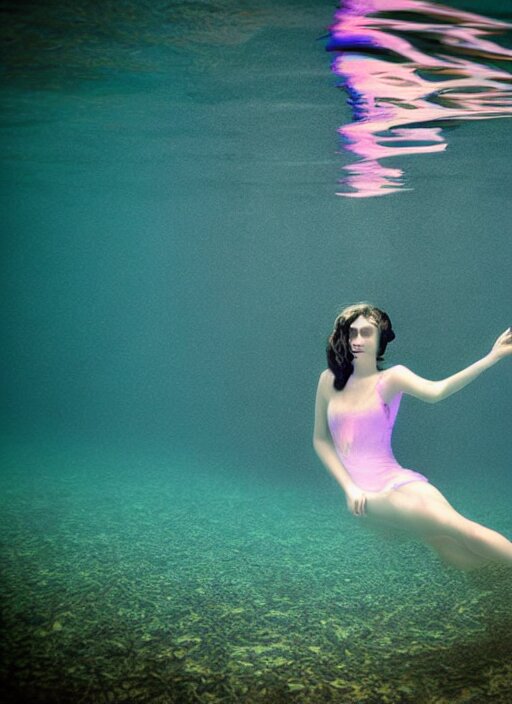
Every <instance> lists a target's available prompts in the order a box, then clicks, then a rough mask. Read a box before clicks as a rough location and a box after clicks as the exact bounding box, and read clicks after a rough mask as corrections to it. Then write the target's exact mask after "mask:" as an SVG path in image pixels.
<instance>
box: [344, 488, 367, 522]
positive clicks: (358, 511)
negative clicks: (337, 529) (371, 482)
mask: <svg viewBox="0 0 512 704" xmlns="http://www.w3.org/2000/svg"><path fill="white" fill-rule="evenodd" d="M345 496H346V498H347V507H348V510H349V511H350V513H353V514H354V516H364V515H365V514H366V493H365V492H364V491H363V490H362V489H360V488H359V487H358V486H356V485H355V484H351V485H350V486H349V487H347V488H346V489H345Z"/></svg>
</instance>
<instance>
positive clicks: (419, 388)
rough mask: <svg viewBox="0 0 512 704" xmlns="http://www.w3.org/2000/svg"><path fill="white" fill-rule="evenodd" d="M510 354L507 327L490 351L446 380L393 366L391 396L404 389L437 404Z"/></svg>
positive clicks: (511, 337) (511, 334)
mask: <svg viewBox="0 0 512 704" xmlns="http://www.w3.org/2000/svg"><path fill="white" fill-rule="evenodd" d="M510 355H512V328H507V330H505V332H503V333H502V334H501V335H500V336H499V337H498V339H497V340H496V342H495V343H494V345H493V347H492V349H491V351H490V352H489V354H487V355H486V356H485V357H482V359H479V360H478V362H474V364H470V365H469V367H466V368H465V369H462V370H461V371H460V372H457V373H456V374H452V375H451V376H448V377H446V378H445V379H440V380H439V381H431V380H429V379H423V378H422V377H420V376H418V375H417V374H414V373H413V372H411V370H410V369H408V368H407V367H404V366H403V365H402V364H399V365H397V366H396V367H393V368H392V370H390V372H391V371H392V372H393V373H392V374H391V375H390V377H391V378H390V380H389V386H390V387H391V389H390V390H392V395H394V394H395V393H399V392H401V391H402V392H405V393H408V394H410V395H411V396H416V398H419V399H421V400H422V401H427V402H428V403H437V402H438V401H442V400H443V399H444V398H447V397H448V396H451V395H452V394H454V393H455V392H456V391H459V390H460V389H462V388H464V386H467V384H469V383H470V382H471V381H473V380H474V379H476V378H477V376H480V374H481V373H482V372H483V371H485V370H486V369H489V367H492V366H493V365H494V364H496V362H499V360H500V359H504V358H505V357H507V356H510Z"/></svg>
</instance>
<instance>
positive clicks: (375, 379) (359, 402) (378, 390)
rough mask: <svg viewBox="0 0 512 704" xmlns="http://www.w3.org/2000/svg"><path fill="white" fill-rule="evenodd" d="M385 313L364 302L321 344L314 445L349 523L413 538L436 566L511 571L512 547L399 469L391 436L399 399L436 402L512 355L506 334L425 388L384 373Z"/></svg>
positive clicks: (390, 335) (397, 369) (399, 371)
mask: <svg viewBox="0 0 512 704" xmlns="http://www.w3.org/2000/svg"><path fill="white" fill-rule="evenodd" d="M394 337H395V334H394V332H393V329H392V326H391V321H390V319H389V317H388V315H387V314H386V313H384V312H383V311H382V310H380V309H379V308H376V307H375V306H372V305H370V304H368V303H357V304H355V305H352V306H349V307H348V308H345V309H344V310H343V311H342V312H341V313H340V314H339V315H338V317H337V318H336V320H335V323H334V329H333V331H332V333H331V335H330V336H329V339H328V343H327V363H328V369H326V370H325V371H323V372H322V374H321V375H320V379H319V382H318V389H317V395H316V404H315V429H314V436H313V445H314V448H315V451H316V453H317V455H318V456H319V458H320V459H321V461H322V462H323V464H324V465H325V466H326V467H327V469H328V470H329V471H330V472H331V473H332V475H333V476H334V477H335V479H336V480H337V481H338V483H339V484H340V485H341V487H342V489H343V490H344V492H345V495H346V499H347V506H348V508H349V510H350V511H351V512H352V513H353V514H354V515H355V516H361V517H363V516H367V517H368V518H369V519H371V522H373V523H377V524H387V525H392V526H394V527H398V528H401V529H405V530H406V531H408V532H410V533H412V534H413V535H414V536H415V537H417V538H420V539H421V540H422V541H423V542H424V543H426V544H427V545H429V546H430V547H432V548H434V549H435V550H436V551H437V553H438V554H439V556H440V557H441V559H442V560H443V561H445V562H447V563H449V564H451V565H453V566H455V567H457V568H459V569H464V570H470V569H474V568H476V567H481V566H483V565H486V564H489V563H491V562H495V563H496V562H497V563H505V564H508V565H510V566H511V567H512V542H511V541H510V540H508V539H507V538H506V537H505V536H503V535H501V534H500V533H497V532H496V531H494V530H490V529H489V528H486V527H485V526H482V525H480V524H478V523H475V522H474V521H471V520H469V519H467V518H465V517H464V516H462V515H461V514H460V513H458V512H457V511H456V510H455V509H454V508H453V507H452V506H451V505H450V503H449V502H448V501H447V500H446V498H445V497H444V496H443V495H442V494H441V492H440V491H439V490H438V489H436V488H435V487H434V486H433V485H432V484H431V483H430V482H429V480H428V479H427V478H426V477H425V476H423V475H422V474H419V473H418V472H415V471H413V470H411V469H406V468H404V467H402V466H401V465H399V464H398V462H397V461H396V459H395V458H394V456H393V452H392V449H391V434H392V430H393V425H394V423H395V419H396V415H397V413H398V408H399V406H400V401H401V398H402V394H403V393H407V394H410V395H411V396H415V397H416V398H419V399H421V400H422V401H427V403H437V401H441V400H442V399H444V398H446V397H447V396H450V395H451V394H453V393H455V391H459V389H462V388H463V387H464V386H466V385H467V384H469V382H471V381H473V379H476V377H477V376H478V375H479V374H481V373H482V372H483V371H484V370H485V369H488V368H489V367H491V366H492V365H493V364H496V362H498V361H499V360H500V359H503V358H505V357H506V356H512V328H508V329H507V330H505V332H503V333H502V334H501V335H500V336H499V337H498V339H497V340H496V342H495V344H494V346H493V347H492V349H491V351H490V352H489V354H487V355H486V356H485V357H483V358H482V359H480V360H479V361H478V362H475V363H474V364H471V365H470V366H469V367H467V368H466V369H463V370H462V371H460V372H457V373H456V374H453V375H452V376H449V377H447V378H446V379H442V380H440V381H430V380H428V379H423V378H422V377H420V376H418V375H416V374H414V373H413V372H412V371H410V370H409V369H408V368H407V367H405V366H403V365H401V364H399V365H396V366H394V367H391V368H390V369H386V370H384V371H382V370H381V369H380V368H379V366H378V362H380V361H382V359H383V354H384V352H385V350H386V346H387V344H388V343H389V342H391V340H393V339H394Z"/></svg>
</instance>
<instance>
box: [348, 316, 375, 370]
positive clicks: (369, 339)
mask: <svg viewBox="0 0 512 704" xmlns="http://www.w3.org/2000/svg"><path fill="white" fill-rule="evenodd" d="M348 339H349V343H350V351H351V352H352V354H353V355H354V359H362V358H363V356H369V357H370V358H373V359H375V358H376V357H377V351H378V348H379V329H378V327H377V326H376V325H375V323H374V322H373V321H372V320H368V318H365V317H364V315H360V316H359V317H358V318H356V319H355V320H354V321H353V322H352V323H350V328H349V331H348Z"/></svg>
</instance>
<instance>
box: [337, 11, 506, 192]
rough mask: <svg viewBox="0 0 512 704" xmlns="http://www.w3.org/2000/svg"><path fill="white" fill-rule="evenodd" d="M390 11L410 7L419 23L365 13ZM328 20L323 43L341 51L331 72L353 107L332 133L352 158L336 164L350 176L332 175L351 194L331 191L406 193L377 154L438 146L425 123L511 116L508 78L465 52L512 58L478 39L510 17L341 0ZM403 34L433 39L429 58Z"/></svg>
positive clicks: (398, 174)
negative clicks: (342, 164)
mask: <svg viewBox="0 0 512 704" xmlns="http://www.w3.org/2000/svg"><path fill="white" fill-rule="evenodd" d="M393 11H400V12H404V11H406V12H408V13H417V14H419V15H423V16H424V17H425V19H426V20H427V21H425V22H411V21H409V20H408V21H403V20H400V19H390V18H389V17H386V18H383V17H378V16H372V17H368V16H367V15H369V14H373V15H375V14H376V13H379V12H386V13H390V12H393ZM433 18H436V19H438V20H442V22H435V23H433V22H432V21H431V20H432V19H433ZM335 19H336V23H335V24H334V25H333V26H332V27H331V38H330V41H329V44H328V47H327V48H328V49H329V50H331V51H336V52H339V56H337V57H336V59H335V60H334V62H333V71H334V72H335V73H336V74H337V75H339V76H340V77H342V79H343V83H342V85H343V86H344V88H345V90H346V91H347V92H348V94H349V95H350V96H351V99H352V100H351V102H352V106H353V120H352V122H350V123H348V124H346V125H343V126H342V127H340V128H339V133H340V134H341V137H342V142H343V146H344V149H345V150H346V151H348V152H351V153H353V154H354V155H355V156H356V157H359V161H357V162H355V163H352V164H349V165H347V166H345V167H343V168H344V170H345V171H347V172H348V176H346V177H345V178H343V179H341V181H340V183H341V184H342V185H343V186H344V188H347V189H352V190H347V191H345V190H343V191H342V192H339V193H338V194H337V195H341V196H347V197H359V198H364V197H370V196H381V195H387V194H389V193H394V192H397V191H402V190H411V189H409V188H405V186H404V178H403V176H404V173H403V170H402V169H401V168H397V167H395V168H389V167H385V166H383V165H382V164H381V163H380V160H381V159H384V158H386V157H396V156H401V155H405V154H425V153H433V152H441V151H444V150H445V149H446V147H447V143H446V141H445V138H444V136H443V134H442V128H441V127H435V126H429V123H432V122H435V121H438V120H481V119H488V118H498V117H510V116H512V85H511V83H512V76H511V74H510V73H509V72H508V71H505V70H502V69H500V68H497V67H495V66H487V65H485V64H483V63H477V62H476V61H473V60H469V59H468V58H465V57H464V55H468V54H471V55H472V56H477V57H479V58H488V59H494V60H501V61H510V60H512V51H511V50H509V49H506V48H504V47H501V46H499V45H498V44H496V43H494V42H492V41H490V40H488V39H486V38H485V37H486V36H488V35H489V34H491V33H492V34H497V33H502V32H503V31H505V30H509V29H510V28H511V27H512V25H510V24H509V23H506V22H500V21H497V20H493V19H489V18H486V17H482V16H480V15H476V14H473V13H468V12H462V11H460V10H456V9H453V8H450V7H447V6H442V5H436V4H434V3H429V2H420V1H419V0H348V1H347V2H345V3H344V4H343V7H342V9H341V10H338V11H337V12H336V15H335ZM428 20H430V21H428ZM446 20H449V21H450V23H446V22H445V21H446ZM396 31H399V32H400V34H401V36H400V37H398V36H395V35H394V34H393V32H396ZM407 33H410V34H411V39H412V40H414V37H415V36H416V37H420V38H421V37H426V38H428V39H429V40H430V41H434V42H435V43H436V45H437V51H436V55H435V56H434V55H431V54H426V53H425V52H423V51H421V50H420V49H418V48H417V47H415V46H414V44H413V43H412V42H410V41H408V39H404V38H403V35H404V34H406V35H407ZM368 50H370V51H371V53H365V52H367V51H368ZM445 52H447V53H445ZM450 52H451V53H450ZM453 52H456V53H457V54H458V56H453V55H452V54H453ZM460 54H462V56H460ZM388 57H392V60H391V59H390V58H388ZM397 59H398V60H399V61H400V62H399V63H398V62H396V60H397ZM420 71H421V72H422V73H428V75H429V79H428V80H427V79H426V78H423V77H422V76H421V75H420V73H419V72H420ZM411 125H414V126H411ZM419 125H420V126H419Z"/></svg>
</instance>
